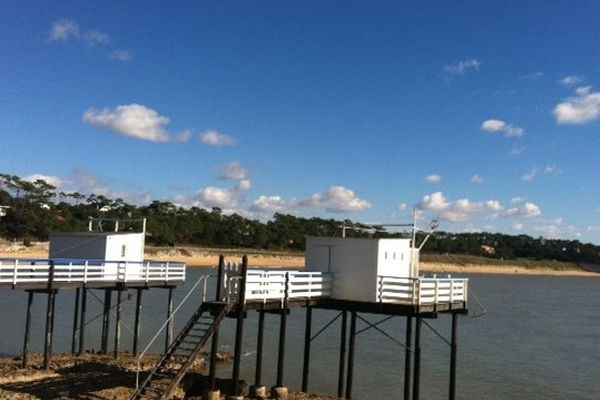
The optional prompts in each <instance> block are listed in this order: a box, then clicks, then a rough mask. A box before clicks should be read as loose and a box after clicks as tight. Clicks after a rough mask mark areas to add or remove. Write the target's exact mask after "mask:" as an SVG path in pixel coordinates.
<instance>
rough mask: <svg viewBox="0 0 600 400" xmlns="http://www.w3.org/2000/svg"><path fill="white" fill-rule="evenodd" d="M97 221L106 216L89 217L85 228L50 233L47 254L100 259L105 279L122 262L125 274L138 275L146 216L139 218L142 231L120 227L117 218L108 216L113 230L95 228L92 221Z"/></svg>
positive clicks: (61, 256) (112, 276)
mask: <svg viewBox="0 0 600 400" xmlns="http://www.w3.org/2000/svg"><path fill="white" fill-rule="evenodd" d="M96 221H107V220H106V219H102V220H100V219H98V220H91V221H90V225H89V230H88V231H86V232H69V233H56V234H53V235H51V236H50V249H49V253H50V254H49V255H50V258H51V259H76V260H88V261H94V262H101V265H102V266H103V271H104V275H105V278H107V279H113V278H114V277H115V276H116V274H117V270H118V267H119V266H123V264H124V263H125V265H126V271H125V273H126V274H127V275H128V276H130V275H139V273H140V271H141V265H142V261H144V243H145V236H146V232H145V231H146V229H145V225H146V224H145V220H141V222H142V232H129V231H119V221H118V220H109V221H112V222H114V224H115V225H114V226H115V227H114V229H113V230H112V231H109V232H97V231H93V222H96ZM121 221H123V220H121ZM100 226H101V225H100Z"/></svg>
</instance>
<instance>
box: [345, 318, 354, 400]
mask: <svg viewBox="0 0 600 400" xmlns="http://www.w3.org/2000/svg"><path fill="white" fill-rule="evenodd" d="M355 343H356V311H352V314H351V316H350V344H349V346H348V377H347V378H346V398H347V399H351V398H352V384H353V380H354V346H355Z"/></svg>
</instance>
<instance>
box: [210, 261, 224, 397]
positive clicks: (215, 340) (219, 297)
mask: <svg viewBox="0 0 600 400" xmlns="http://www.w3.org/2000/svg"><path fill="white" fill-rule="evenodd" d="M224 268H225V257H223V255H220V256H219V270H218V272H217V291H216V296H215V300H216V301H223V293H222V291H223V269H224ZM218 350H219V329H218V327H216V328H215V332H214V333H213V335H212V340H211V347H210V366H209V370H208V380H209V383H210V390H211V391H213V392H214V391H216V390H217V381H216V371H217V352H218Z"/></svg>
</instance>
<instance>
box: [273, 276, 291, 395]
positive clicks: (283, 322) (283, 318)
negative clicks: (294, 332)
mask: <svg viewBox="0 0 600 400" xmlns="http://www.w3.org/2000/svg"><path fill="white" fill-rule="evenodd" d="M289 288H290V273H289V272H286V273H285V292H284V298H283V305H282V308H281V315H280V319H279V349H278V352H277V380H276V383H275V386H274V387H272V388H271V397H272V398H274V399H287V396H288V390H287V387H284V386H283V366H284V362H285V338H286V330H287V314H288V311H289V302H288V295H289Z"/></svg>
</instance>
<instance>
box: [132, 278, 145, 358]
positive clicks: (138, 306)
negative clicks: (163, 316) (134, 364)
mask: <svg viewBox="0 0 600 400" xmlns="http://www.w3.org/2000/svg"><path fill="white" fill-rule="evenodd" d="M142 293H143V290H142V289H137V296H136V299H135V325H134V327H133V351H132V353H133V355H134V356H137V353H138V342H139V338H140V321H141V317H142Z"/></svg>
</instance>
